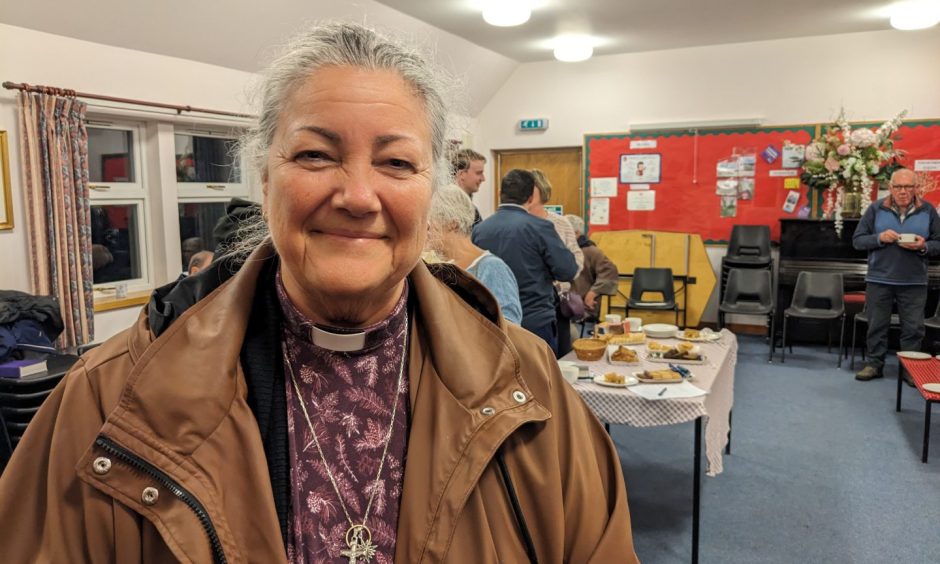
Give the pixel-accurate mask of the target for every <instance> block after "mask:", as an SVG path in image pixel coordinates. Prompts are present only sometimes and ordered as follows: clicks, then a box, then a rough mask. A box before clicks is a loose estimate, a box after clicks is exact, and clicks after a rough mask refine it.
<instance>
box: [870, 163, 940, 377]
mask: <svg viewBox="0 0 940 564" xmlns="http://www.w3.org/2000/svg"><path fill="white" fill-rule="evenodd" d="M889 188H890V192H889V194H888V196H887V197H886V198H882V199H881V200H878V201H876V202H874V203H873V204H872V205H870V206H869V207H868V210H866V211H865V214H864V215H863V216H862V219H861V220H860V221H859V222H858V227H857V228H856V229H855V235H854V236H853V237H852V244H853V246H854V247H855V248H856V249H858V250H860V251H868V272H867V274H866V275H865V283H866V287H865V310H866V311H867V312H868V336H867V341H866V346H867V349H868V356H869V359H868V364H867V365H866V366H865V367H864V368H862V369H861V370H860V371H859V372H858V373H857V374H856V375H855V379H856V380H862V381H867V380H871V379H873V378H881V377H882V376H883V370H884V359H885V353H886V352H887V350H888V329H889V327H890V325H891V309H892V306H893V305H894V304H895V303H896V304H897V311H898V317H899V318H900V321H901V349H902V350H906V351H916V350H919V349H920V347H921V341H922V340H923V338H924V306H925V304H926V302H927V257H928V255H929V256H934V255H937V254H940V217H938V215H937V210H936V209H935V208H934V207H933V206H932V205H931V204H930V203H929V202H927V201H925V200H924V199H923V198H922V197H921V195H920V194H918V193H917V176H916V175H915V174H914V172H913V171H912V170H910V169H906V168H900V169H898V170H896V171H894V173H893V174H892V175H891V184H890V186H889ZM909 378H910V376H908V375H905V380H907V381H908V384H912V382H911V381H910V380H909Z"/></svg>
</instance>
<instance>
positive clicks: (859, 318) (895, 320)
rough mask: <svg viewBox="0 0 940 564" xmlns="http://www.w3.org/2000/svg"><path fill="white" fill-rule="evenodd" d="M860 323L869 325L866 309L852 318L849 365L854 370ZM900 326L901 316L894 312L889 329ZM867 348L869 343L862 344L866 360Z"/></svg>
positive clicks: (863, 356) (863, 357) (863, 358)
mask: <svg viewBox="0 0 940 564" xmlns="http://www.w3.org/2000/svg"><path fill="white" fill-rule="evenodd" d="M859 323H864V324H865V325H868V312H867V311H865V310H864V309H863V310H862V311H860V312H858V313H856V314H855V318H854V319H853V320H852V358H851V360H850V361H849V366H850V367H851V369H852V370H855V349H856V346H855V343H857V342H858V341H856V340H855V339H856V335H857V333H858V324H859ZM924 324H925V325H926V324H927V323H926V320H925V321H924ZM900 327H901V318H900V317H898V314H896V313H892V314H891V321H890V325H889V326H888V330H889V331H890V330H891V329H900ZM867 349H868V345H867V344H864V345H862V360H865V352H866V351H867Z"/></svg>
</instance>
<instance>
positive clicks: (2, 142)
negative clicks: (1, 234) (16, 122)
mask: <svg viewBox="0 0 940 564" xmlns="http://www.w3.org/2000/svg"><path fill="white" fill-rule="evenodd" d="M0 182H2V185H0V189H2V191H3V194H2V195H0V229H13V192H12V188H11V187H10V150H9V147H8V146H7V132H6V131H0Z"/></svg>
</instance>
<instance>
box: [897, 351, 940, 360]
mask: <svg viewBox="0 0 940 564" xmlns="http://www.w3.org/2000/svg"><path fill="white" fill-rule="evenodd" d="M898 356H899V357H901V358H908V359H911V360H927V359H928V358H933V357H931V356H930V355H929V354H927V353H925V352H920V351H898Z"/></svg>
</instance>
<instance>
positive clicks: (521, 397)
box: [512, 390, 526, 403]
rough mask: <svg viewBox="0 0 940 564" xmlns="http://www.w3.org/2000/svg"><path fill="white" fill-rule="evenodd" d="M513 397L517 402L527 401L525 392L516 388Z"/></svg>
mask: <svg viewBox="0 0 940 564" xmlns="http://www.w3.org/2000/svg"><path fill="white" fill-rule="evenodd" d="M512 399H514V400H516V403H525V400H526V397H525V394H524V393H522V392H520V391H519V390H516V391H515V392H513V393H512Z"/></svg>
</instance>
